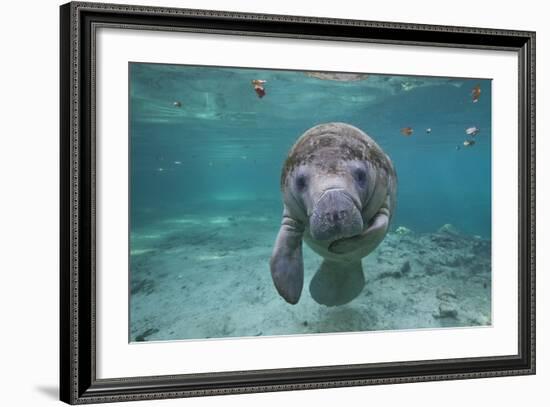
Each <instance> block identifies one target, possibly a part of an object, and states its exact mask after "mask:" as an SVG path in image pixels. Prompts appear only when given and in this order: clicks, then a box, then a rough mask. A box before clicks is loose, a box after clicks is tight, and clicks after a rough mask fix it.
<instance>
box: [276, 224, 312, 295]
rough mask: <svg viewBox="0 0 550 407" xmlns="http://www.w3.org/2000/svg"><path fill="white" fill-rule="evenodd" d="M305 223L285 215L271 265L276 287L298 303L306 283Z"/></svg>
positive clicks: (280, 292)
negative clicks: (303, 245)
mask: <svg viewBox="0 0 550 407" xmlns="http://www.w3.org/2000/svg"><path fill="white" fill-rule="evenodd" d="M303 232H304V228H303V225H302V224H301V223H299V222H297V221H295V220H294V219H292V218H290V217H288V216H286V215H283V222H282V224H281V228H280V229H279V234H278V235H277V240H276V241H275V247H274V248H273V254H272V255H271V260H270V262H269V266H270V268H271V277H272V278H273V283H275V288H277V291H278V292H279V294H280V295H281V297H283V298H284V299H285V300H286V301H287V302H289V303H291V304H296V303H297V302H298V300H299V299H300V294H301V293H302V287H303V285H304V261H303V259H302V234H303Z"/></svg>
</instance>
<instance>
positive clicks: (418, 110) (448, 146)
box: [129, 63, 491, 341]
mask: <svg viewBox="0 0 550 407" xmlns="http://www.w3.org/2000/svg"><path fill="white" fill-rule="evenodd" d="M129 74H130V78H129V87H130V135H129V138H130V162H131V166H130V185H131V194H130V213H131V217H130V221H131V227H130V254H131V256H130V260H131V262H130V283H131V298H130V329H129V331H130V339H131V340H137V341H143V340H168V339H189V338H195V339H197V338H198V339H200V338H209V337H232V336H251V335H256V336H262V335H278V334H303V333H324V332H337V331H346V332H347V331H357V330H378V329H405V328H406V329H410V328H413V329H414V328H433V327H440V326H471V325H484V324H488V323H490V309H491V307H490V290H491V284H490V282H491V278H490V237H491V81H490V80H488V79H459V78H457V79H453V78H436V77H413V76H395V75H378V74H368V75H364V76H362V77H360V78H353V79H359V80H331V79H326V78H320V77H318V76H317V77H316V76H312V75H307V74H306V73H304V72H299V71H280V70H262V69H239V68H220V67H201V66H183V65H182V66H179V65H162V64H144V63H132V64H130V70H129ZM254 79H261V80H265V81H266V83H265V85H264V89H265V96H264V97H262V98H260V97H259V96H258V95H257V94H256V92H255V90H254V88H253V86H252V84H251V81H252V80H254ZM477 85H479V86H480V89H481V95H480V97H479V100H478V101H477V103H473V100H472V94H471V92H472V89H473V88H474V87H475V86H477ZM333 121H337V122H345V123H349V124H351V125H354V126H356V127H358V128H360V129H362V130H363V131H365V132H366V133H367V134H369V135H370V136H371V137H372V138H373V139H374V140H375V141H376V142H377V143H378V144H379V145H380V147H382V149H383V150H384V151H385V152H386V153H387V154H388V155H389V156H390V158H391V159H392V161H393V163H394V166H395V169H396V171H397V176H398V194H397V209H396V212H395V214H394V217H393V219H392V224H391V226H390V233H389V234H388V237H387V238H386V240H387V242H386V241H385V242H384V243H383V244H382V245H381V246H380V247H379V248H378V249H377V250H376V251H375V253H372V254H371V255H369V256H368V257H367V258H366V259H364V270H365V275H366V280H367V286H366V287H367V288H366V289H365V295H364V296H362V297H360V298H358V299H357V300H354V301H353V302H352V303H350V304H349V305H346V306H342V307H333V308H328V307H324V306H321V305H318V304H315V303H313V302H312V301H311V298H309V293H308V292H307V284H308V282H309V280H308V279H309V278H310V277H311V275H310V274H311V273H313V272H314V271H315V270H314V269H315V268H316V267H317V266H318V262H319V261H320V259H318V256H316V255H315V254H313V253H312V252H311V251H308V249H307V248H306V249H305V253H304V256H305V263H306V269H307V270H306V278H305V279H306V283H305V287H304V292H303V293H302V299H301V300H300V303H299V304H298V305H295V306H293V305H289V304H287V303H285V302H284V301H283V300H282V299H281V298H280V297H279V296H278V294H277V292H276V291H275V288H274V287H273V284H272V282H271V280H270V275H269V265H268V262H269V256H270V254H271V249H272V245H273V242H274V239H275V236H276V234H277V231H278V229H279V224H280V216H281V211H282V201H281V196H280V189H279V180H280V174H281V168H282V164H283V162H284V160H285V158H286V155H287V153H288V151H289V149H290V147H291V146H292V145H293V143H294V142H295V141H296V139H297V138H298V137H299V136H300V135H301V134H302V133H304V132H305V131H306V130H307V129H309V128H311V127H313V126H314V125H317V124H320V123H325V122H333ZM473 126H475V127H477V128H478V129H479V134H478V135H477V136H475V137H471V136H468V135H467V134H466V132H465V131H466V129H467V128H470V127H473ZM405 127H411V128H412V129H413V133H412V134H411V135H410V136H405V135H403V134H402V132H401V129H402V128H405ZM427 129H431V131H427ZM465 140H474V141H475V144H474V145H472V146H468V147H466V146H464V144H463V143H464V141H465ZM449 224H450V225H452V228H449V227H447V229H444V230H440V228H441V227H442V226H443V225H449ZM399 226H401V227H403V229H401V231H403V230H406V233H405V234H403V233H396V230H397V228H398V227H399ZM446 230H452V233H451V234H449V236H450V239H451V241H452V244H451V245H450V246H449V244H447V243H448V242H447V243H444V239H443V240H441V241H438V238H437V236H441V235H442V233H446ZM438 231H439V232H438ZM434 236H435V238H434ZM422 239H425V240H426V242H427V243H426V244H425V245H424V246H423V247H426V250H428V252H429V253H430V254H432V255H433V256H436V254H435V252H437V256H439V257H437V258H436V257H434V260H433V262H434V264H439V266H438V267H440V269H441V270H443V271H439V272H435V273H431V272H430V270H432V271H433V267H432V268H430V267H431V266H430V265H429V264H427V263H426V261H427V260H426V258H427V255H426V254H420V253H419V252H420V251H423V249H421V248H419V247H418V244H419V243H418V242H420V241H422ZM390 244H392V245H390ZM388 245H390V246H388ZM430 245H436V246H437V247H436V246H434V247H432V246H430ZM480 245H481V246H480ZM478 246H479V247H478ZM392 250H393V252H392ZM384 252H386V253H390V252H391V253H392V254H391V255H384ZM403 253H406V254H407V255H406V256H408V257H407V260H408V261H409V263H410V264H412V265H413V267H412V270H413V272H412V273H411V274H409V275H407V276H397V275H394V276H393V277H391V276H390V277H387V276H386V275H385V274H384V273H387V272H391V270H390V269H388V267H390V266H395V267H397V268H399V267H400V265H399V264H397V263H396V261H395V257H396V256H397V257H398V258H401V257H403V258H404V256H403ZM461 256H462V257H461ZM428 257H429V256H428ZM455 257H457V258H459V261H457V262H454V263H452V262H451V263H449V264H447V263H445V261H446V260H445V259H448V258H453V259H454V258H455ZM472 257H473V260H472ZM468 258H469V259H470V260H467V259H468ZM442 259H443V260H442ZM461 259H462V260H461ZM464 259H466V260H464ZM371 262H375V263H376V264H374V265H373V264H371ZM453 264H454V265H453ZM480 264H481V265H482V266H480ZM480 267H481V269H482V270H481V271H480V270H478V271H476V270H475V269H476V268H477V269H479V268H480ZM309 270H311V271H309ZM388 270H390V271H388ZM438 270H439V269H438ZM308 273H310V274H308ZM476 273H478V274H479V273H483V274H482V275H478V274H476ZM381 276H386V277H381ZM465 276H467V277H468V278H466V277H465ZM472 276H473V277H472ZM378 277H380V278H378ZM402 277H406V278H402ZM476 279H477V280H476ZM369 280H370V281H372V284H370V285H369ZM393 280H395V281H393ZM407 280H410V281H407ZM472 280H473V281H477V283H476V284H477V285H476V286H475V287H477V288H475V287H474V288H472V287H473V286H472V287H470V286H469V284H472ZM426 285H427V288H426ZM369 287H377V290H376V291H375V292H373V289H372V288H369ZM384 287H386V288H384ZM396 287H397V288H398V289H397V288H396ZM418 287H424V288H422V289H423V290H426V289H427V291H426V292H418V291H417V293H416V294H415V293H414V290H416V289H419V288H418ZM441 287H443V288H445V289H451V291H453V295H451V296H450V298H453V303H455V305H456V307H455V308H457V310H458V313H457V316H454V317H452V316H451V317H447V316H445V315H443V314H444V313H443V314H441V315H443V316H441V315H439V316H438V315H437V313H438V312H439V311H438V309H439V308H438V307H439V306H440V305H441V304H440V303H441V301H442V300H441V298H440V297H441V296H438V295H437V293H438V291H437V290H441ZM369 290H371V292H370V294H369ZM379 290H387V292H382V293H380V292H378V291H379ZM401 290H402V291H401ZM407 290H408V291H407ZM392 292H393V293H394V294H391V293H392ZM396 293H397V294H398V295H401V296H402V297H403V296H405V297H406V296H407V293H409V294H410V298H411V301H412V303H414V304H416V305H418V310H417V312H413V311H414V310H415V307H414V306H412V307H411V304H410V301H409V304H408V305H407V304H405V303H403V304H402V303H401V302H400V301H401V300H400V299H396V298H390V297H391V295H397V294H396ZM439 293H440V294H441V292H439ZM428 297H429V300H428V299H427V298H428ZM428 303H429V304H430V305H429V306H430V307H432V308H434V310H435V311H434V310H430V311H426V312H424V313H422V312H421V310H425V308H426V304H428ZM388 304H389V305H388ZM391 304H393V305H391ZM389 306H391V307H393V308H392V310H393V311H392V312H391V313H390V309H389V308H388V307H389ZM468 307H470V308H471V310H470V309H469V308H468ZM474 308H476V309H474ZM411 310H413V311H411ZM470 311H471V312H470ZM434 312H435V314H436V316H434ZM342 313H344V314H345V315H344V316H342V315H341V314H342ZM346 313H347V314H346ZM392 313H393V314H395V315H394V317H393V320H392V318H387V316H388V315H391V314H392ZM480 313H481V314H482V315H481V316H480V315H478V314H480ZM451 314H453V313H451ZM474 314H475V315H474ZM266 315H267V316H268V317H266ZM274 315H279V316H278V317H275V316H274ZM382 315H385V317H384V318H382V317H381V316H382ZM472 315H474V316H472ZM388 319H389V320H388ZM213 321H217V322H213ZM476 321H477V322H476Z"/></svg>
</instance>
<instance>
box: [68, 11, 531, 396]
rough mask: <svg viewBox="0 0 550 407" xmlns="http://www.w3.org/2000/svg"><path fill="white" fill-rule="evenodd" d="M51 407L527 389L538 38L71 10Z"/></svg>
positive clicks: (349, 23)
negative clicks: (428, 385)
mask: <svg viewBox="0 0 550 407" xmlns="http://www.w3.org/2000/svg"><path fill="white" fill-rule="evenodd" d="M60 13H61V14H60V21H61V42H60V49H61V52H60V54H61V65H60V66H61V90H60V91H61V141H60V142H61V174H60V177H61V275H60V291H61V301H60V304H61V309H60V318H61V320H60V321H61V322H60V323H61V326H60V329H61V333H60V336H61V344H60V349H61V377H60V387H61V391H60V394H61V400H63V401H65V402H67V403H70V404H81V403H100V402H115V401H126V400H145V399H161V398H176V397H191V396H204V395H219V394H233V393H245V392H266V391H279V390H295V389H315V388H327V387H339V386H357V385H371V384H388V383H403V382H416V381H430V380H451V379H469V378H476V377H493V376H504V375H525V374H534V373H535V33H534V32H524V31H522V32H518V31H512V30H495V29H483V28H470V27H449V26H428V25H417V24H403V23H391V22H373V21H358V20H341V19H327V18H315V17H297V16H282V15H262V14H247V13H234V12H224V11H210V10H190V9H171V8H170V9H169V8H156V7H142V6H128V5H114V4H95V3H78V2H76V3H68V4H66V5H63V6H61V9H60Z"/></svg>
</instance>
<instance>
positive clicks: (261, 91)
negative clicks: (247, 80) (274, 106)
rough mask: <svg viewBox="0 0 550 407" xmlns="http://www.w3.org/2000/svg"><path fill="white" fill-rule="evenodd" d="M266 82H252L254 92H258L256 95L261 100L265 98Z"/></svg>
mask: <svg viewBox="0 0 550 407" xmlns="http://www.w3.org/2000/svg"><path fill="white" fill-rule="evenodd" d="M265 83H266V81H264V80H263V79H253V80H252V86H253V87H254V91H255V92H256V95H258V97H259V98H260V99H261V98H263V97H264V96H265V87H264V85H265Z"/></svg>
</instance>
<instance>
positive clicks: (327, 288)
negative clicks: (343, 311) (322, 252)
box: [309, 259, 365, 307]
mask: <svg viewBox="0 0 550 407" xmlns="http://www.w3.org/2000/svg"><path fill="white" fill-rule="evenodd" d="M364 286H365V276H364V275H363V267H362V265H361V261H360V260H357V261H353V262H336V261H331V260H326V259H325V260H324V261H323V263H322V264H321V267H319V270H317V273H316V274H315V276H313V279H312V280H311V283H310V284H309V292H310V293H311V296H312V297H313V299H314V300H315V301H317V302H318V303H319V304H323V305H327V306H329V307H331V306H335V305H343V304H346V303H348V302H350V301H351V300H353V299H354V298H355V297H357V296H358V295H359V294H360V293H361V291H362V290H363V287H364Z"/></svg>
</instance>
